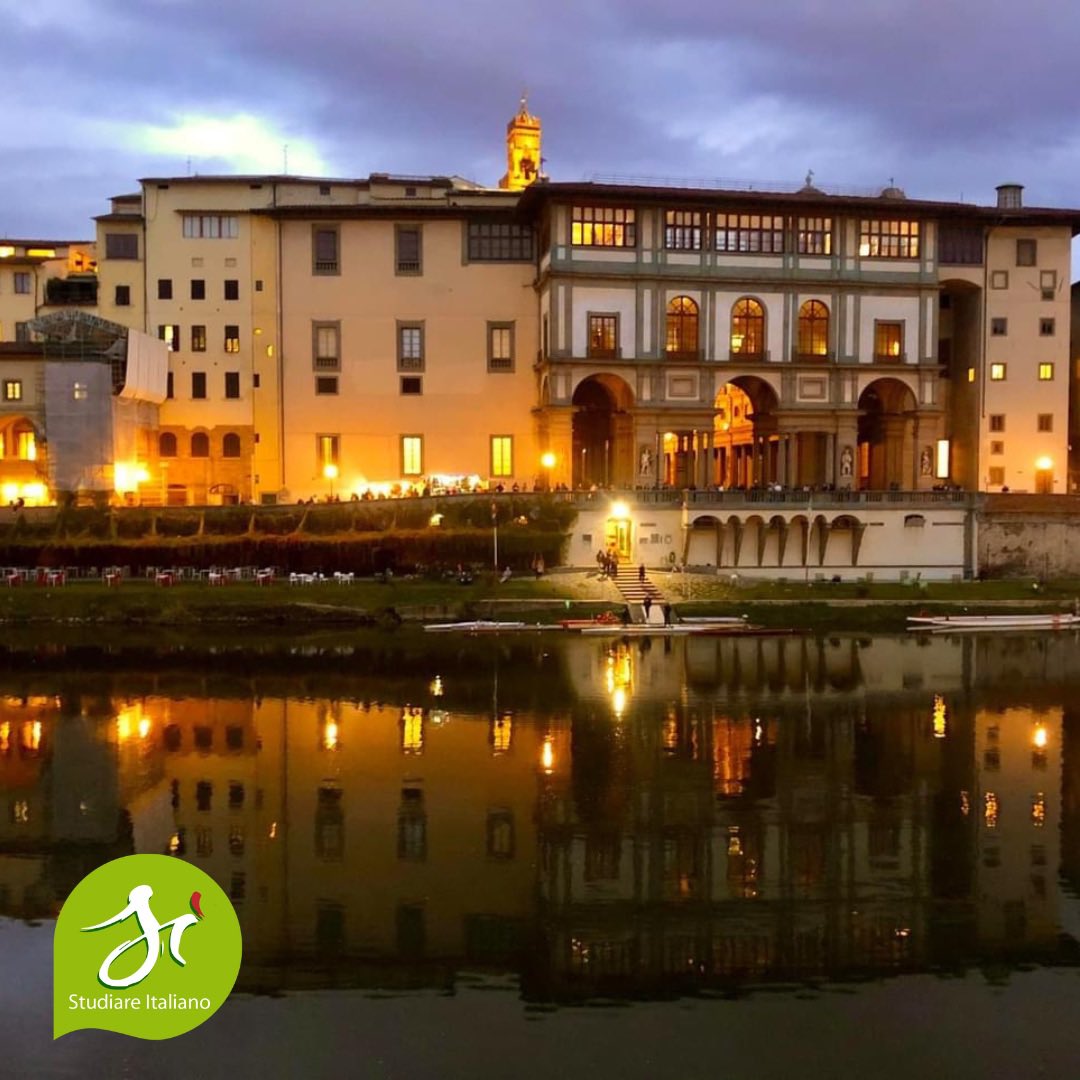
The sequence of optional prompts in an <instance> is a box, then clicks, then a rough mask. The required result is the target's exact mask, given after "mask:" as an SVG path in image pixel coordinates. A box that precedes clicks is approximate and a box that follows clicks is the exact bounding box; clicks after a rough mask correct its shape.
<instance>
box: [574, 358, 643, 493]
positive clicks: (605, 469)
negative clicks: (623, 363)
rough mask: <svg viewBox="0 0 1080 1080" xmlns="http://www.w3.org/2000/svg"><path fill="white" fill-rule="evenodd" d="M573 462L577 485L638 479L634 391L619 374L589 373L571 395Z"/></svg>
mask: <svg viewBox="0 0 1080 1080" xmlns="http://www.w3.org/2000/svg"><path fill="white" fill-rule="evenodd" d="M571 404H572V407H573V413H572V421H571V462H572V476H573V484H574V486H575V487H585V488H588V487H593V486H595V487H624V486H632V485H633V484H634V482H635V468H636V466H635V455H634V416H633V408H634V395H633V393H632V391H631V390H630V387H629V386H628V385H627V384H626V382H625V381H624V380H623V379H621V378H619V377H618V376H617V375H610V374H599V375H590V376H589V377H588V378H586V379H583V380H582V381H581V382H580V383H578V385H577V387H576V388H575V389H574V394H573V398H572V399H571Z"/></svg>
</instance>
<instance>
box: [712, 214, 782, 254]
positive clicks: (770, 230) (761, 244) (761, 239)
mask: <svg viewBox="0 0 1080 1080" xmlns="http://www.w3.org/2000/svg"><path fill="white" fill-rule="evenodd" d="M715 247H716V250H717V251H724V252H727V253H729V254H742V255H758V254H760V255H780V254H781V253H782V252H783V251H784V219H783V217H782V216H781V215H779V214H717V215H716V244H715Z"/></svg>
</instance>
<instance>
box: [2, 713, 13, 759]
mask: <svg viewBox="0 0 1080 1080" xmlns="http://www.w3.org/2000/svg"><path fill="white" fill-rule="evenodd" d="M9 753H11V723H10V721H8V720H5V721H4V722H3V723H2V724H0V754H9Z"/></svg>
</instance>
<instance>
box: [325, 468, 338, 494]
mask: <svg viewBox="0 0 1080 1080" xmlns="http://www.w3.org/2000/svg"><path fill="white" fill-rule="evenodd" d="M322 474H323V476H324V477H325V478H326V479H327V480H329V481H330V501H331V502H333V499H334V481H335V480H336V479H337V477H338V467H337V466H336V465H335V464H334V463H333V462H332V461H328V462H327V463H326V464H325V465H324V466H323V470H322Z"/></svg>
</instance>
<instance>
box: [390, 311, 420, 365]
mask: <svg viewBox="0 0 1080 1080" xmlns="http://www.w3.org/2000/svg"><path fill="white" fill-rule="evenodd" d="M397 369H398V371H423V370H424V324H423V323H403V322H399V323H398V324H397Z"/></svg>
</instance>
